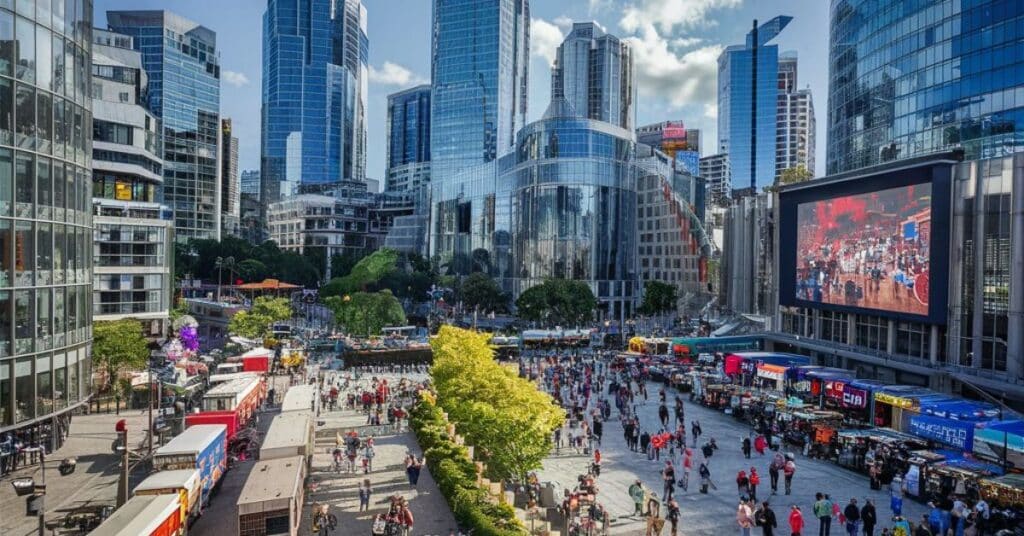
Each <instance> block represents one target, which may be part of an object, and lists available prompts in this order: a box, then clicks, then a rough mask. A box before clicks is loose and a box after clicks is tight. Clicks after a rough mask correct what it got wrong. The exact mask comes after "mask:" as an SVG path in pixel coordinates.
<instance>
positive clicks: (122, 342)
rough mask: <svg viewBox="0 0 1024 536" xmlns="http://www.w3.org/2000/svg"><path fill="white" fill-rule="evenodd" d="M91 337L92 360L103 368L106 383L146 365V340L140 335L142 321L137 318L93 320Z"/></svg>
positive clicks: (147, 344)
mask: <svg viewBox="0 0 1024 536" xmlns="http://www.w3.org/2000/svg"><path fill="white" fill-rule="evenodd" d="M92 337H93V340H92V354H93V359H94V360H95V362H96V366H97V367H99V368H101V369H103V370H104V371H106V373H107V380H106V381H107V382H108V384H109V383H110V382H111V381H113V380H114V379H115V378H116V377H117V374H118V373H119V372H122V371H125V370H138V369H142V368H144V367H145V366H146V363H147V361H148V359H149V343H148V342H147V341H146V339H145V337H143V336H142V323H140V322H139V321H138V320H135V319H133V318H126V319H123V320H109V321H108V320H98V321H96V322H94V323H93V327H92Z"/></svg>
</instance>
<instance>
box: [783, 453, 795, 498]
mask: <svg viewBox="0 0 1024 536" xmlns="http://www.w3.org/2000/svg"><path fill="white" fill-rule="evenodd" d="M795 474H796V462H794V461H793V459H792V458H790V459H788V460H786V465H785V466H783V468H782V477H783V478H784V479H785V481H786V495H789V493H790V491H791V490H792V489H793V475H795Z"/></svg>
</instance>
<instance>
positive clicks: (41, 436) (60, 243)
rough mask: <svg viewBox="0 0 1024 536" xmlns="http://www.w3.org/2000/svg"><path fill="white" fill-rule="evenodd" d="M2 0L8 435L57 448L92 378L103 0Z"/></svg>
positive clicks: (1, 239)
mask: <svg viewBox="0 0 1024 536" xmlns="http://www.w3.org/2000/svg"><path fill="white" fill-rule="evenodd" d="M13 5H15V4H14V3H13V2H0V249H2V252H0V437H2V436H3V435H4V434H5V433H7V432H13V433H15V434H16V435H18V436H20V438H21V440H22V441H23V442H25V443H26V444H36V443H40V444H43V445H46V446H47V447H48V448H55V447H57V446H58V445H59V444H60V442H61V441H62V439H63V437H64V435H65V434H66V433H67V424H68V420H67V419H68V418H69V417H68V416H69V415H70V413H69V412H70V411H71V409H73V408H75V407H76V406H78V405H79V404H81V403H83V402H84V401H85V400H86V399H88V397H89V392H90V382H89V379H90V377H91V368H92V367H91V365H90V352H91V345H90V342H91V337H92V332H91V313H90V311H91V309H92V307H91V306H90V302H91V294H92V279H91V270H90V269H91V264H92V254H91V252H92V248H91V247H89V243H90V241H91V240H92V215H91V212H90V209H91V180H90V175H91V169H90V168H91V165H92V164H91V160H92V158H91V157H92V117H91V109H92V108H91V100H90V98H91V95H90V80H91V73H90V57H91V55H92V45H91V34H92V0H77V1H75V0H69V1H67V2H63V1H61V2H18V3H17V4H16V5H17V7H16V8H14V7H12V6H13Z"/></svg>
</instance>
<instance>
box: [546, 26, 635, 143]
mask: <svg viewBox="0 0 1024 536" xmlns="http://www.w3.org/2000/svg"><path fill="white" fill-rule="evenodd" d="M551 98H552V99H565V101H566V103H568V105H569V107H570V108H571V109H572V110H573V111H574V112H575V113H576V115H578V116H579V117H586V118H589V119H596V120H598V121H604V122H605V123H611V124H613V125H616V126H619V127H622V128H625V129H632V128H633V125H634V123H635V120H634V117H633V114H634V112H635V110H634V108H633V101H634V100H635V99H636V86H635V85H634V83H633V53H632V51H631V50H630V48H629V47H628V46H627V45H626V44H625V43H623V42H622V41H620V40H619V38H618V37H615V36H614V35H609V34H606V33H604V30H602V29H601V27H600V26H599V25H598V24H597V23H596V22H575V23H573V25H572V30H571V31H570V32H569V35H567V36H566V37H565V40H564V41H562V44H561V45H559V47H558V51H557V52H556V54H555V64H554V66H553V67H552V68H551Z"/></svg>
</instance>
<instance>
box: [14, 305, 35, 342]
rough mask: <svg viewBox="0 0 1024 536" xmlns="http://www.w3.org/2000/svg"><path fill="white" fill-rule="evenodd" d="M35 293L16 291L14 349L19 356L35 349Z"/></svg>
mask: <svg viewBox="0 0 1024 536" xmlns="http://www.w3.org/2000/svg"><path fill="white" fill-rule="evenodd" d="M35 308H36V301H35V291H33V290H15V291H14V340H15V344H14V347H15V349H16V350H17V351H18V353H19V354H25V353H29V352H31V351H32V350H33V348H34V347H35V345H34V342H35V334H36V329H35V325H34V322H35Z"/></svg>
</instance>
